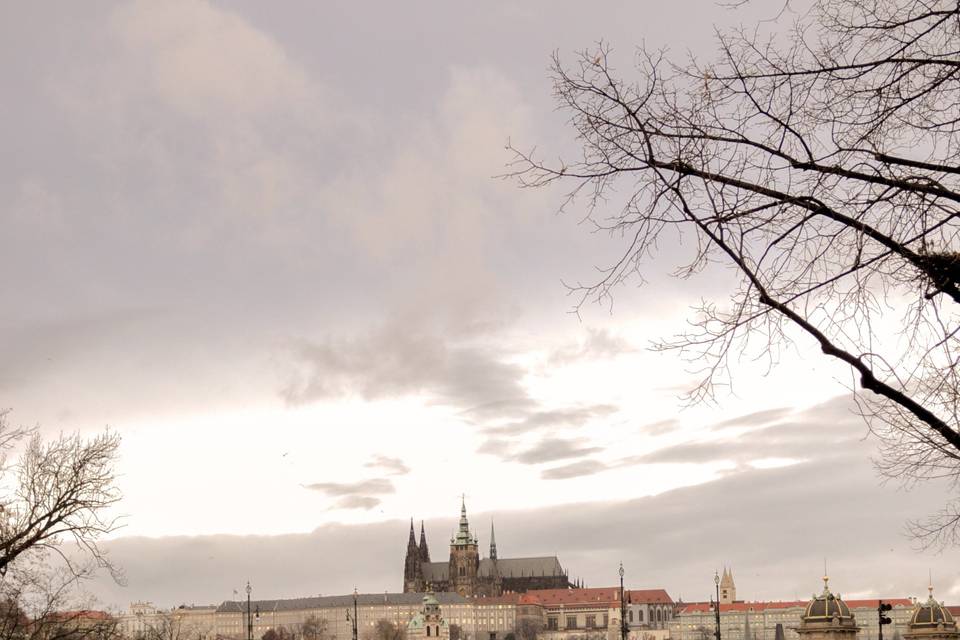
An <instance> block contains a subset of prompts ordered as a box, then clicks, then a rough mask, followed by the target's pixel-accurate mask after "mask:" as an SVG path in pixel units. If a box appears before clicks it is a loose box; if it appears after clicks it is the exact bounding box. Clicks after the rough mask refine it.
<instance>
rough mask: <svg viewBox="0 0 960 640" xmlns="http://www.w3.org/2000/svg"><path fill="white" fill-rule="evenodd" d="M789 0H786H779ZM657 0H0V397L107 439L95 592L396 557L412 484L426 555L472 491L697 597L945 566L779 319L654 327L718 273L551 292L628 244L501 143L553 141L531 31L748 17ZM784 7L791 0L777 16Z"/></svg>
mask: <svg viewBox="0 0 960 640" xmlns="http://www.w3.org/2000/svg"><path fill="white" fill-rule="evenodd" d="M800 4H802V3H794V4H793V5H792V6H793V8H794V10H795V11H796V10H799V9H800V8H801V7H800V6H799V5H800ZM777 12H778V8H774V7H773V6H772V5H770V4H768V3H751V4H748V5H747V6H745V7H741V8H739V9H737V10H732V9H729V8H724V7H721V6H719V5H714V4H712V3H708V2H705V1H701V0H696V1H694V0H686V1H678V2H674V3H659V2H657V3H654V2H612V1H611V2H602V3H599V4H596V5H595V6H591V8H590V10H589V11H588V10H587V8H586V7H585V5H583V3H573V2H545V1H531V2H525V3H522V4H517V3H509V2H491V3H482V4H473V5H469V6H468V5H462V4H457V3H446V2H422V3H387V2H323V3H315V2H307V1H302V2H297V1H291V2H287V3H283V4H281V5H278V4H276V3H261V2H254V1H252V0H251V1H237V2H231V3H226V2H208V1H206V0H171V1H170V2H164V3H153V2H126V3H119V2H97V1H92V2H87V3H82V4H81V3H68V4H54V3H44V2H37V3H29V4H23V3H21V4H18V5H14V4H12V3H11V4H7V5H4V6H3V7H2V8H0V77H2V78H3V95H4V100H2V101H0V132H2V139H3V141H4V147H5V150H6V152H5V153H4V154H2V155H0V221H2V228H3V230H4V231H3V233H2V234H0V296H2V299H3V300H4V301H5V304H3V305H2V306H0V362H3V366H2V367H0V406H3V407H9V408H11V409H12V413H11V415H10V417H11V420H12V421H13V422H15V423H17V424H24V425H38V426H39V428H40V429H41V430H42V431H43V432H44V433H46V434H47V435H54V434H56V433H58V432H60V431H77V430H78V431H81V432H83V433H95V432H97V431H98V430H102V429H104V428H109V429H112V430H115V431H116V432H118V433H119V434H120V435H121V436H122V439H123V444H122V447H121V454H120V459H119V461H118V484H119V486H120V487H121V489H122V491H123V494H124V500H123V502H122V503H121V505H120V507H119V512H120V513H122V514H123V515H124V516H125V517H124V524H125V526H124V527H123V528H122V529H120V530H119V531H118V532H116V533H115V534H113V535H112V536H111V539H110V540H109V541H108V543H107V544H106V548H108V549H109V551H110V553H111V555H112V557H113V558H114V560H115V561H116V562H117V563H118V564H119V565H120V566H121V567H122V568H124V569H125V570H126V573H127V581H126V585H125V586H120V585H116V584H113V583H111V582H110V581H109V580H99V581H97V582H95V583H93V584H91V585H90V586H89V588H90V590H91V591H92V593H93V594H94V595H95V596H96V597H97V598H98V599H99V600H100V602H101V603H103V606H107V607H113V608H122V607H125V606H126V605H127V604H128V603H129V602H132V601H135V600H152V601H155V602H157V603H158V604H161V605H164V606H169V605H173V604H179V603H182V602H185V603H197V604H200V603H216V602H219V601H221V600H224V599H226V598H229V597H231V595H232V590H233V589H238V588H239V587H240V586H241V585H242V584H244V583H245V582H246V580H248V579H249V580H250V581H251V583H253V585H254V586H255V589H256V590H257V593H258V594H259V595H260V596H262V597H286V596H290V597H294V596H303V595H310V594H316V593H325V594H331V593H344V592H348V591H350V590H352V589H353V588H354V587H355V586H356V587H358V588H360V589H362V590H366V591H371V592H376V591H383V590H397V589H399V588H400V587H401V582H402V565H403V558H402V554H403V551H404V547H405V543H406V534H407V528H408V526H409V518H411V517H413V518H416V519H417V520H418V521H419V520H420V519H423V520H425V522H426V527H427V530H428V539H430V540H431V545H432V549H433V553H434V555H435V556H437V557H439V556H441V555H442V553H443V547H444V540H445V537H446V536H447V534H448V532H449V530H450V528H451V527H452V526H453V522H454V519H455V517H456V516H457V515H458V512H459V506H460V500H461V496H462V495H464V494H465V496H466V502H467V506H468V510H469V512H470V515H471V518H472V522H473V524H474V526H475V528H476V530H477V531H478V533H479V535H480V537H481V545H483V544H486V542H485V541H486V539H487V535H488V534H487V531H488V529H489V525H490V522H491V520H492V521H494V522H496V525H497V540H498V543H499V550H500V554H501V556H504V557H506V556H511V555H539V554H552V553H556V554H558V555H559V557H560V559H561V562H562V563H563V564H564V566H565V567H566V568H567V569H568V570H569V571H570V573H571V575H573V576H577V577H580V578H583V579H584V580H586V581H587V583H588V584H590V585H592V586H601V585H606V584H612V583H613V582H614V581H615V570H616V565H617V563H618V562H620V561H621V560H622V561H623V562H624V565H625V567H626V570H627V575H628V582H629V583H630V584H632V585H633V586H636V587H663V588H666V589H667V590H668V591H669V592H670V593H671V595H673V596H674V597H679V596H682V597H684V598H685V599H687V600H692V599H704V598H705V597H706V596H707V595H708V591H707V590H708V589H709V587H710V584H711V581H712V576H713V572H714V571H715V570H716V569H718V568H721V567H722V566H723V565H724V564H726V565H727V566H732V567H733V569H734V574H735V577H736V578H737V583H738V588H739V595H740V596H741V597H746V598H748V599H764V598H782V599H787V598H794V597H797V596H799V597H803V596H804V594H808V593H809V592H811V591H812V590H814V589H816V588H817V584H818V581H819V576H820V575H821V573H822V570H823V561H824V558H827V561H828V565H829V567H830V572H831V574H832V575H833V576H834V579H833V581H832V582H831V584H832V585H836V587H837V589H839V590H841V592H844V593H846V592H849V593H850V594H851V595H852V594H857V595H867V594H879V595H891V596H893V595H896V596H904V595H922V593H923V590H924V588H925V585H926V581H927V575H928V573H927V572H928V569H929V568H932V569H933V573H934V577H935V580H936V581H937V583H938V584H939V585H940V587H939V593H942V594H943V596H944V597H947V598H948V599H950V598H952V599H953V600H954V601H960V573H958V572H957V571H956V569H950V568H949V567H951V566H954V567H955V566H957V563H956V560H957V559H958V554H957V553H956V552H953V551H947V552H945V553H944V554H942V555H934V554H931V553H929V552H928V553H919V552H917V551H916V550H915V549H914V548H912V546H911V541H910V540H909V539H907V538H906V537H905V535H904V526H903V525H904V522H905V521H906V520H907V519H908V518H911V517H921V516H923V515H924V514H927V513H930V512H932V511H934V510H936V509H937V508H938V507H939V506H941V505H942V504H943V503H944V502H945V500H947V499H948V498H949V497H950V493H949V491H948V489H947V488H945V487H942V486H938V485H933V484H927V485H923V486H922V487H920V488H915V489H913V490H912V491H907V490H906V489H905V488H903V487H900V486H898V485H897V484H896V483H887V484H883V483H882V482H881V481H880V479H879V478H878V477H877V475H876V473H875V471H874V469H873V467H872V463H871V456H874V455H876V443H875V442H873V441H872V440H871V439H869V438H867V437H866V429H865V427H864V426H863V424H862V423H861V422H860V421H859V419H858V418H856V416H855V415H854V413H853V411H852V409H851V403H850V400H849V398H848V397H847V396H846V385H848V383H849V374H848V373H847V372H845V371H844V370H843V369H842V368H839V367H837V366H836V365H833V364H831V363H829V362H826V361H824V360H823V359H822V357H819V356H818V354H817V353H816V350H815V349H812V348H811V345H810V344H808V343H804V342H803V341H799V342H798V343H797V345H796V347H795V348H794V349H788V350H787V351H785V352H784V353H783V354H781V356H780V357H779V358H778V362H777V363H776V366H774V367H772V368H770V367H766V366H764V362H763V360H762V359H761V360H760V361H759V362H758V361H756V359H755V356H756V354H750V353H745V354H744V355H743V357H741V358H738V359H736V360H735V362H734V366H735V368H736V378H735V381H736V386H735V387H734V388H732V389H729V390H724V392H723V393H721V394H720V395H719V397H718V398H717V402H716V403H715V404H711V405H709V406H707V405H701V406H695V407H686V406H684V404H683V403H682V402H681V400H680V399H679V396H681V395H682V393H683V392H684V391H686V390H688V389H690V388H691V387H692V386H693V385H694V384H696V382H697V379H698V378H697V373H696V371H697V368H698V366H699V365H700V364H702V363H697V362H685V361H683V360H681V359H680V358H678V356H677V354H675V353H657V352H653V351H651V350H650V349H649V345H650V343H651V341H654V340H656V339H658V338H664V337H670V336H671V335H673V334H675V333H677V332H678V331H681V330H682V328H683V326H684V323H685V322H686V321H687V320H688V319H689V318H690V317H691V310H690V309H691V307H692V306H693V305H695V304H697V303H698V302H699V301H700V300H702V299H706V300H715V301H718V302H720V303H722V302H723V301H725V300H726V299H727V298H728V292H729V286H730V283H731V280H730V274H729V273H726V272H723V271H722V270H713V271H708V272H706V273H703V274H701V275H700V276H698V277H696V278H693V279H691V280H677V279H674V278H672V277H670V272H671V271H672V268H673V267H674V266H675V265H676V264H677V260H678V259H680V258H682V256H683V255H684V254H685V252H687V251H689V247H687V246H684V245H683V244H682V243H679V242H678V243H676V244H675V245H671V246H664V247H662V251H661V254H659V255H657V256H654V257H652V258H651V259H650V260H649V261H648V262H647V263H646V264H645V267H644V278H645V282H643V283H642V286H641V282H640V281H639V280H636V281H633V282H629V283H627V285H625V286H623V287H621V288H620V289H619V290H618V291H617V293H616V296H615V298H614V300H613V303H612V305H595V304H587V305H585V306H583V307H582V308H581V309H580V313H579V314H575V313H572V311H573V308H574V306H575V303H576V298H575V296H571V295H569V291H568V289H567V287H566V286H565V283H567V284H569V283H577V282H589V281H591V279H593V278H595V277H596V274H597V273H598V272H597V269H598V268H602V267H604V266H606V265H609V264H610V263H611V262H612V261H613V260H614V259H615V258H616V257H617V256H618V255H619V254H618V251H619V250H620V249H621V248H622V247H623V246H624V240H623V238H620V237H617V236H609V235H605V234H599V233H594V232H592V230H591V228H590V227H589V226H588V225H585V224H583V223H582V219H583V215H584V210H583V207H582V206H580V207H579V208H578V206H577V204H576V203H575V204H574V206H573V207H570V208H568V209H567V210H566V211H565V212H564V213H558V208H559V206H560V204H561V202H562V200H563V195H564V194H563V192H562V191H561V190H559V189H541V190H528V189H520V188H518V186H517V184H516V183H515V182H513V181H511V180H504V179H502V178H499V177H498V176H500V175H502V174H503V173H504V172H505V171H506V170H507V169H506V168H505V167H506V163H508V162H509V161H510V159H511V156H510V154H509V152H508V151H507V150H506V149H505V146H506V145H507V143H508V141H509V142H511V143H513V144H516V145H517V146H519V147H522V148H529V147H533V146H538V148H541V149H543V150H544V151H545V152H548V153H554V154H563V153H565V152H567V153H569V152H571V151H572V150H575V142H574V140H573V139H572V136H571V132H570V130H569V128H568V127H566V124H565V116H564V114H562V113H560V112H558V111H557V110H556V109H555V107H554V103H553V100H552V96H551V91H552V88H551V82H550V78H549V73H548V68H547V67H548V64H549V58H550V55H551V54H552V53H554V52H557V53H558V54H559V55H560V56H561V58H564V59H572V57H573V55H574V53H575V52H576V51H578V50H582V49H585V48H590V47H592V46H595V45H596V43H597V42H598V41H601V40H602V41H604V42H607V43H609V44H610V46H611V47H613V51H614V53H613V58H612V59H613V60H614V63H615V65H618V68H619V69H621V70H622V71H623V72H624V73H627V74H629V73H630V68H631V60H632V58H631V55H632V53H633V52H634V51H635V47H636V46H637V45H638V44H641V43H643V44H645V45H646V46H648V47H655V48H656V47H663V48H666V49H668V50H669V52H670V54H671V55H674V56H676V57H677V58H679V59H684V58H686V57H687V56H697V57H707V58H709V57H710V56H711V55H712V52H713V50H714V46H715V41H714V28H715V27H718V28H721V29H723V28H733V27H736V26H738V25H741V24H746V25H751V24H756V23H757V21H758V20H767V19H770V18H773V17H774V16H776V15H777ZM789 18H790V14H789V12H788V13H787V15H786V18H785V19H789Z"/></svg>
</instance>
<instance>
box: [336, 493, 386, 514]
mask: <svg viewBox="0 0 960 640" xmlns="http://www.w3.org/2000/svg"><path fill="white" fill-rule="evenodd" d="M380 502H381V500H380V498H374V497H373V496H345V497H343V498H340V499H339V500H337V501H336V502H335V503H334V504H333V506H332V507H330V509H328V511H332V510H334V509H364V510H367V511H369V510H370V509H373V508H374V507H376V506H379V505H380Z"/></svg>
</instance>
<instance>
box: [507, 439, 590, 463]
mask: <svg viewBox="0 0 960 640" xmlns="http://www.w3.org/2000/svg"><path fill="white" fill-rule="evenodd" d="M585 442H586V441H585V440H583V439H580V440H561V439H559V438H546V439H544V440H541V441H540V442H539V443H537V444H536V445H534V446H532V447H530V448H529V449H526V450H524V451H521V452H520V453H518V454H516V455H514V456H512V457H511V459H512V460H516V461H517V462H522V463H523V464H541V463H543V462H553V461H554V460H566V459H568V458H580V457H583V456H586V455H589V454H591V453H596V452H598V451H603V448H602V447H596V446H588V445H586V444H584V443H585Z"/></svg>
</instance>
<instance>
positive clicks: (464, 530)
mask: <svg viewBox="0 0 960 640" xmlns="http://www.w3.org/2000/svg"><path fill="white" fill-rule="evenodd" d="M452 542H453V543H454V544H456V545H468V544H476V540H475V539H474V537H473V536H472V535H470V523H469V522H468V521H467V502H466V496H465V495H464V496H461V501H460V527H459V529H457V533H456V537H455V538H454V539H453V540H452Z"/></svg>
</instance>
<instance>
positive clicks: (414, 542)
mask: <svg viewBox="0 0 960 640" xmlns="http://www.w3.org/2000/svg"><path fill="white" fill-rule="evenodd" d="M407 545H408V546H409V545H413V546H417V535H416V534H415V533H414V532H413V518H410V539H409V540H408V541H407Z"/></svg>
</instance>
